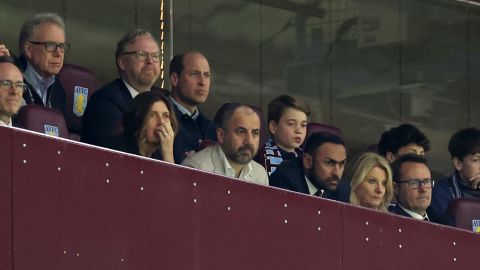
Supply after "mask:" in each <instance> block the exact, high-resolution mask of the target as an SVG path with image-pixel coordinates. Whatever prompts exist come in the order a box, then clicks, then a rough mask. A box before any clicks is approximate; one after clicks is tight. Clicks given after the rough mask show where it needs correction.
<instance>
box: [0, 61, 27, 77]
mask: <svg viewBox="0 0 480 270" xmlns="http://www.w3.org/2000/svg"><path fill="white" fill-rule="evenodd" d="M0 76H1V78H0V79H5V78H3V77H7V76H13V77H17V78H20V79H22V80H23V76H22V73H21V72H20V70H19V69H18V67H17V66H15V65H14V64H12V63H0Z"/></svg>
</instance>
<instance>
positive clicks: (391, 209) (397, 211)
mask: <svg viewBox="0 0 480 270" xmlns="http://www.w3.org/2000/svg"><path fill="white" fill-rule="evenodd" d="M388 211H389V212H390V213H393V214H397V215H400V216H405V217H410V215H409V214H408V213H407V212H405V211H404V210H403V209H402V208H400V206H398V205H397V204H391V205H389V206H388Z"/></svg>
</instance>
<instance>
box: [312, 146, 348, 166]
mask: <svg viewBox="0 0 480 270" xmlns="http://www.w3.org/2000/svg"><path fill="white" fill-rule="evenodd" d="M317 156H318V157H321V158H329V159H333V160H337V161H342V160H344V159H346V157H347V152H346V149H345V146H343V145H342V144H335V143H329V142H327V143H323V144H322V145H320V146H319V147H318V148H317Z"/></svg>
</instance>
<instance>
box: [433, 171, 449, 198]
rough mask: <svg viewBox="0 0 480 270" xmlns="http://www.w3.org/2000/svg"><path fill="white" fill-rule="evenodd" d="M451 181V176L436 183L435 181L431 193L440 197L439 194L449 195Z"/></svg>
mask: <svg viewBox="0 0 480 270" xmlns="http://www.w3.org/2000/svg"><path fill="white" fill-rule="evenodd" d="M451 181H452V175H450V176H448V177H445V178H442V179H440V180H438V181H435V185H434V187H433V190H432V193H433V194H437V195H436V196H438V195H441V194H446V193H451V192H452V190H451V186H450V183H451Z"/></svg>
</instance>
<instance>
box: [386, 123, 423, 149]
mask: <svg viewBox="0 0 480 270" xmlns="http://www.w3.org/2000/svg"><path fill="white" fill-rule="evenodd" d="M411 143H414V144H417V145H420V146H421V147H423V149H424V150H425V152H427V151H429V150H430V141H429V140H428V138H427V137H426V136H425V134H423V133H422V132H421V131H420V130H419V129H418V128H417V127H415V126H414V125H412V124H402V125H400V126H398V127H394V128H391V129H390V130H388V131H385V132H384V133H383V134H382V137H381V138H380V142H379V143H378V153H379V154H380V155H382V156H386V155H387V153H388V152H392V153H393V154H396V153H397V152H398V149H400V148H401V147H403V146H406V145H409V144H411Z"/></svg>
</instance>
